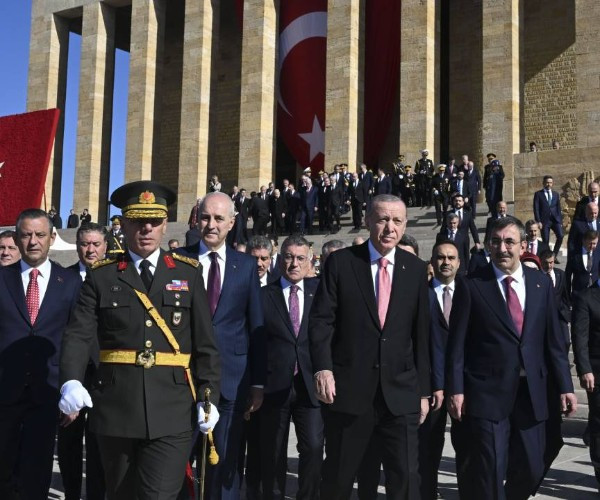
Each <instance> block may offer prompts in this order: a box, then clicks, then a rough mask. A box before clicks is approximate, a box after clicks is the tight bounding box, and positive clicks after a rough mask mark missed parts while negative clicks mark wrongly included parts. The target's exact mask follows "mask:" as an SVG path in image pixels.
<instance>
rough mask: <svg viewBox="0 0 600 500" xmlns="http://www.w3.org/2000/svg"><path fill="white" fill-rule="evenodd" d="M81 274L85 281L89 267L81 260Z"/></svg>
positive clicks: (82, 279)
mask: <svg viewBox="0 0 600 500" xmlns="http://www.w3.org/2000/svg"><path fill="white" fill-rule="evenodd" d="M78 264H79V276H81V281H85V277H86V275H87V267H86V266H85V264H83V263H82V262H81V261H79V263H78Z"/></svg>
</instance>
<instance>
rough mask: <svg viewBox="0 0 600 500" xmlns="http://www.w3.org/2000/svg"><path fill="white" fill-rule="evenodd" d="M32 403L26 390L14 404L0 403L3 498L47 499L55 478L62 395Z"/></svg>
mask: <svg viewBox="0 0 600 500" xmlns="http://www.w3.org/2000/svg"><path fill="white" fill-rule="evenodd" d="M56 394H57V396H56V398H52V397H49V398H48V399H47V400H46V401H45V402H43V403H40V402H37V401H32V394H31V391H30V390H29V389H25V391H24V392H23V394H22V396H21V398H20V399H19V400H18V401H16V402H14V403H11V404H0V498H1V499H2V500H13V499H15V500H46V499H47V498H48V490H49V489H50V482H51V479H52V461H53V455H54V438H55V437H56V427H57V425H58V415H59V411H58V392H56Z"/></svg>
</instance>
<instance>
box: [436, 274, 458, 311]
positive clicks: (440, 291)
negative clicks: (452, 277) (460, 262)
mask: <svg viewBox="0 0 600 500" xmlns="http://www.w3.org/2000/svg"><path fill="white" fill-rule="evenodd" d="M432 284H433V291H434V292H435V296H436V297H437V301H438V303H439V304H440V309H441V310H442V311H443V310H444V287H446V286H447V287H448V291H449V292H450V299H453V298H454V287H455V286H456V282H455V281H452V283H448V285H444V284H443V283H442V282H441V281H440V280H438V279H437V278H433V283H432Z"/></svg>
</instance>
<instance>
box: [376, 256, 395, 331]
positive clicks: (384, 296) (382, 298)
mask: <svg viewBox="0 0 600 500" xmlns="http://www.w3.org/2000/svg"><path fill="white" fill-rule="evenodd" d="M377 264H378V267H379V270H378V274H379V276H378V278H379V279H378V280H377V312H378V313H379V324H380V325H381V328H383V327H384V325H385V317H386V316H387V310H388V305H389V303H390V294H391V292H392V281H391V280H390V275H389V273H388V272H387V265H388V264H389V261H388V260H387V259H386V258H384V257H381V259H379V261H378V262H377Z"/></svg>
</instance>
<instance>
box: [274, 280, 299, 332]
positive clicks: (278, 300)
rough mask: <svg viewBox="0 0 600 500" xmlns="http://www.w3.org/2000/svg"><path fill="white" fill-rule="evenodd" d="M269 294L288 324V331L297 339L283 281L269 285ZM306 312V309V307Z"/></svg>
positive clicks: (284, 321)
mask: <svg viewBox="0 0 600 500" xmlns="http://www.w3.org/2000/svg"><path fill="white" fill-rule="evenodd" d="M269 296H270V297H271V300H272V301H273V304H274V305H275V309H277V312H278V313H279V315H280V316H281V319H282V320H283V323H284V324H285V325H286V326H287V329H288V332H289V333H290V335H291V336H292V337H293V338H294V339H296V335H295V334H294V327H293V325H292V320H291V319H290V313H289V312H288V309H287V307H286V305H285V297H284V295H283V289H282V288H281V281H280V280H277V282H276V283H274V284H273V286H270V287H269ZM305 312H306V309H305Z"/></svg>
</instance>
